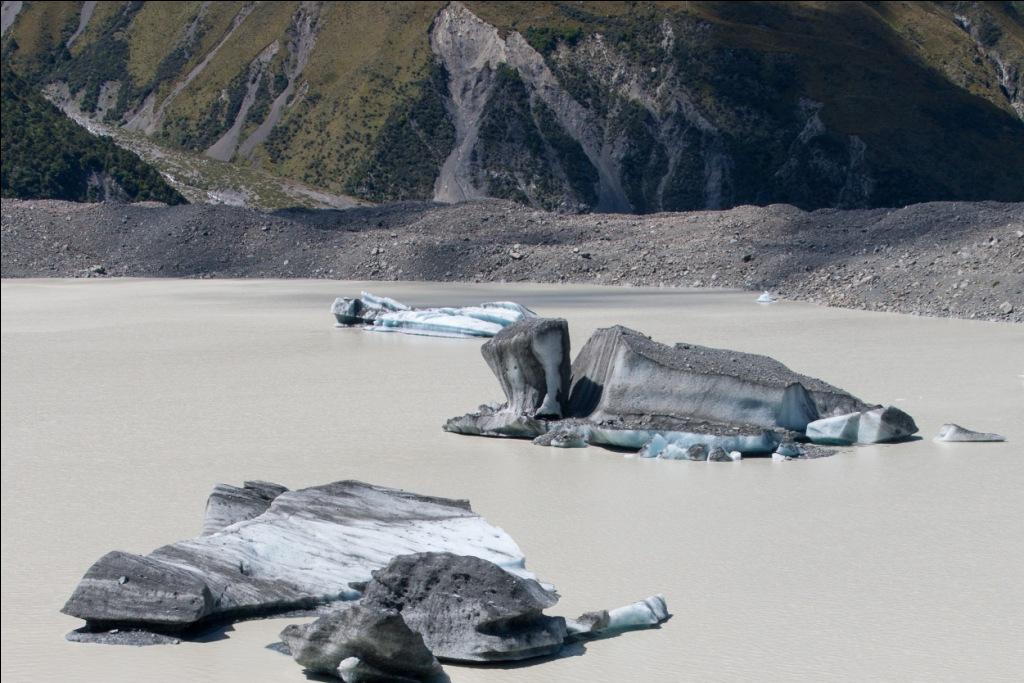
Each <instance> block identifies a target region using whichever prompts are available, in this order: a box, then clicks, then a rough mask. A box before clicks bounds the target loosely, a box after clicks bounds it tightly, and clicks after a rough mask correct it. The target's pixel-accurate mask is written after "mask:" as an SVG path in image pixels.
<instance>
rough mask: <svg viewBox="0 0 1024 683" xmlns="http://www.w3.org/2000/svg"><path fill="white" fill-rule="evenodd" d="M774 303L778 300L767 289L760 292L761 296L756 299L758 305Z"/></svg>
mask: <svg viewBox="0 0 1024 683" xmlns="http://www.w3.org/2000/svg"><path fill="white" fill-rule="evenodd" d="M776 301H778V299H776V298H775V297H774V296H773V295H772V293H771V292H769V291H768V290H767V289H766V290H764V291H763V292H761V296H759V297H757V303H759V304H773V303H775V302H776Z"/></svg>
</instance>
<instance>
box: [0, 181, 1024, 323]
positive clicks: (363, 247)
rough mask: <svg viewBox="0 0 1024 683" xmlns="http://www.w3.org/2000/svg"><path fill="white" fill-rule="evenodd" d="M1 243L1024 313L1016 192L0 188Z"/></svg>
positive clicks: (31, 257)
mask: <svg viewBox="0 0 1024 683" xmlns="http://www.w3.org/2000/svg"><path fill="white" fill-rule="evenodd" d="M2 245H3V250H2V251H3V258H2V276H3V277H4V278H12V279H14V278H21V277H71V278H81V277H125V276H128V277H154V278H167V277H172V278H174V277H177V278H189V279H191V278H211V277H212V278H246V279H268V278H269V279H275V278H280V279H302V278H308V279H314V280H320V279H330V280H365V281H380V282H423V283H452V282H462V283H491V284H502V283H504V284H510V283H516V282H519V283H536V284H558V285H565V284H579V285H612V286H622V287H654V288H661V287H674V288H696V289H701V290H704V291H713V290H716V289H739V290H747V291H751V292H760V291H762V290H768V291H771V292H772V293H773V294H774V295H776V296H777V297H778V298H780V299H783V300H790V301H804V302H808V303H816V304H821V305H826V306H830V307H836V308H847V309H859V310H871V311H889V312H897V313H908V314H917V315H922V316H928V317H940V318H968V319H982V320H998V321H1004V322H1024V204H1000V203H996V202H973V203H972V202H937V203H930V204H918V205H912V206H909V207H905V208H902V209H864V210H847V211H839V210H830V209H823V210H818V211H812V212H808V211H802V210H800V209H797V208H795V207H792V206H787V205H772V206H768V207H753V206H744V207H737V208H734V209H729V210H724V211H703V212H687V213H663V214H650V215H640V216H635V215H624V214H578V215H568V214H555V213H547V212H543V211H536V210H533V209H529V208H527V207H523V206H520V205H517V204H513V203H511V202H504V201H497V200H486V201H479V202H470V203H464V204H456V205H440V204H432V203H425V202H402V203H395V204H386V205H380V206H374V207H364V208H356V209H347V210H286V211H278V212H274V213H263V212H259V211H255V210H252V209H242V208H238V207H229V206H223V205H219V206H215V205H186V206H175V207H168V206H164V205H156V204H131V205H118V204H74V203H70V202H63V201H56V200H8V199H5V200H3V202H2ZM787 245H793V246H787ZM865 245H874V246H872V247H871V248H868V247H867V246H865Z"/></svg>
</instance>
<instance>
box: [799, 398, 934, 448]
mask: <svg viewBox="0 0 1024 683" xmlns="http://www.w3.org/2000/svg"><path fill="white" fill-rule="evenodd" d="M915 433H917V425H916V424H915V423H914V418H912V417H910V416H909V415H907V414H906V413H905V412H903V411H902V410H900V409H899V408H896V407H894V406H887V407H885V408H881V407H879V408H874V409H872V410H865V411H864V412H860V413H849V414H847V415H837V416H835V417H827V418H824V419H822V420H815V421H814V422H811V423H810V424H809V425H807V432H806V434H807V438H809V439H810V440H811V441H812V442H814V443H819V444H827V445H838V446H847V445H850V444H854V443H865V444H866V443H885V442H887V441H898V440H900V439H905V438H907V437H908V436H911V435H912V434H915Z"/></svg>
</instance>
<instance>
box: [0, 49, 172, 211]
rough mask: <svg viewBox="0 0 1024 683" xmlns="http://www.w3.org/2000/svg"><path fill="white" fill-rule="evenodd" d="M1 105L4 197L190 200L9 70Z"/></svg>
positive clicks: (0, 155) (0, 163) (0, 88)
mask: <svg viewBox="0 0 1024 683" xmlns="http://www.w3.org/2000/svg"><path fill="white" fill-rule="evenodd" d="M0 101H2V103H3V117H2V119H0V195H2V196H4V197H20V198H25V199H31V198H45V199H70V200H74V201H80V202H84V201H98V200H104V199H118V200H127V201H145V200H153V201H160V202H166V203H168V204H180V203H182V202H184V201H185V200H184V198H183V197H182V196H181V195H180V194H178V193H177V192H176V191H175V190H173V189H172V188H171V187H170V186H169V185H168V184H167V183H166V182H165V181H164V179H163V178H162V177H161V176H160V174H159V173H158V172H157V171H156V170H154V169H153V168H152V167H151V166H148V165H147V164H146V163H145V162H143V161H142V160H141V159H139V158H138V157H137V156H135V155H134V154H132V153H131V152H128V151H125V150H123V149H121V148H120V147H118V146H117V145H115V144H114V143H113V142H111V141H110V140H107V139H104V138H100V137H96V136H95V135H93V134H91V133H89V132H88V131H87V130H85V129H84V128H82V127H80V126H79V125H78V124H76V123H75V122H73V121H71V120H70V119H69V118H68V117H67V116H65V115H64V114H63V113H61V111H60V110H59V109H57V108H56V107H55V106H53V105H52V104H50V103H49V102H47V101H46V100H45V99H43V96H42V95H40V94H39V93H37V92H35V90H34V89H33V88H31V87H30V86H29V85H28V84H26V83H25V82H24V81H23V80H22V79H20V78H19V77H17V76H16V75H14V74H12V73H10V72H8V71H7V70H6V69H5V70H4V72H3V78H2V86H0Z"/></svg>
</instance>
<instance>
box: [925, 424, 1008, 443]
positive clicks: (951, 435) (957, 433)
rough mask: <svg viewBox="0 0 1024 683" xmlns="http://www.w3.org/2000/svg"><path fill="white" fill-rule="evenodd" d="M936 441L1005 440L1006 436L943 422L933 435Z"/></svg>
mask: <svg viewBox="0 0 1024 683" xmlns="http://www.w3.org/2000/svg"><path fill="white" fill-rule="evenodd" d="M935 440H936V441H1006V437H1005V436H1003V435H1002V434H994V433H992V432H975V431H973V430H970V429H967V428H966V427H961V426H960V425H958V424H952V423H949V424H944V425H942V426H941V427H939V433H938V435H937V436H936V437H935Z"/></svg>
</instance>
